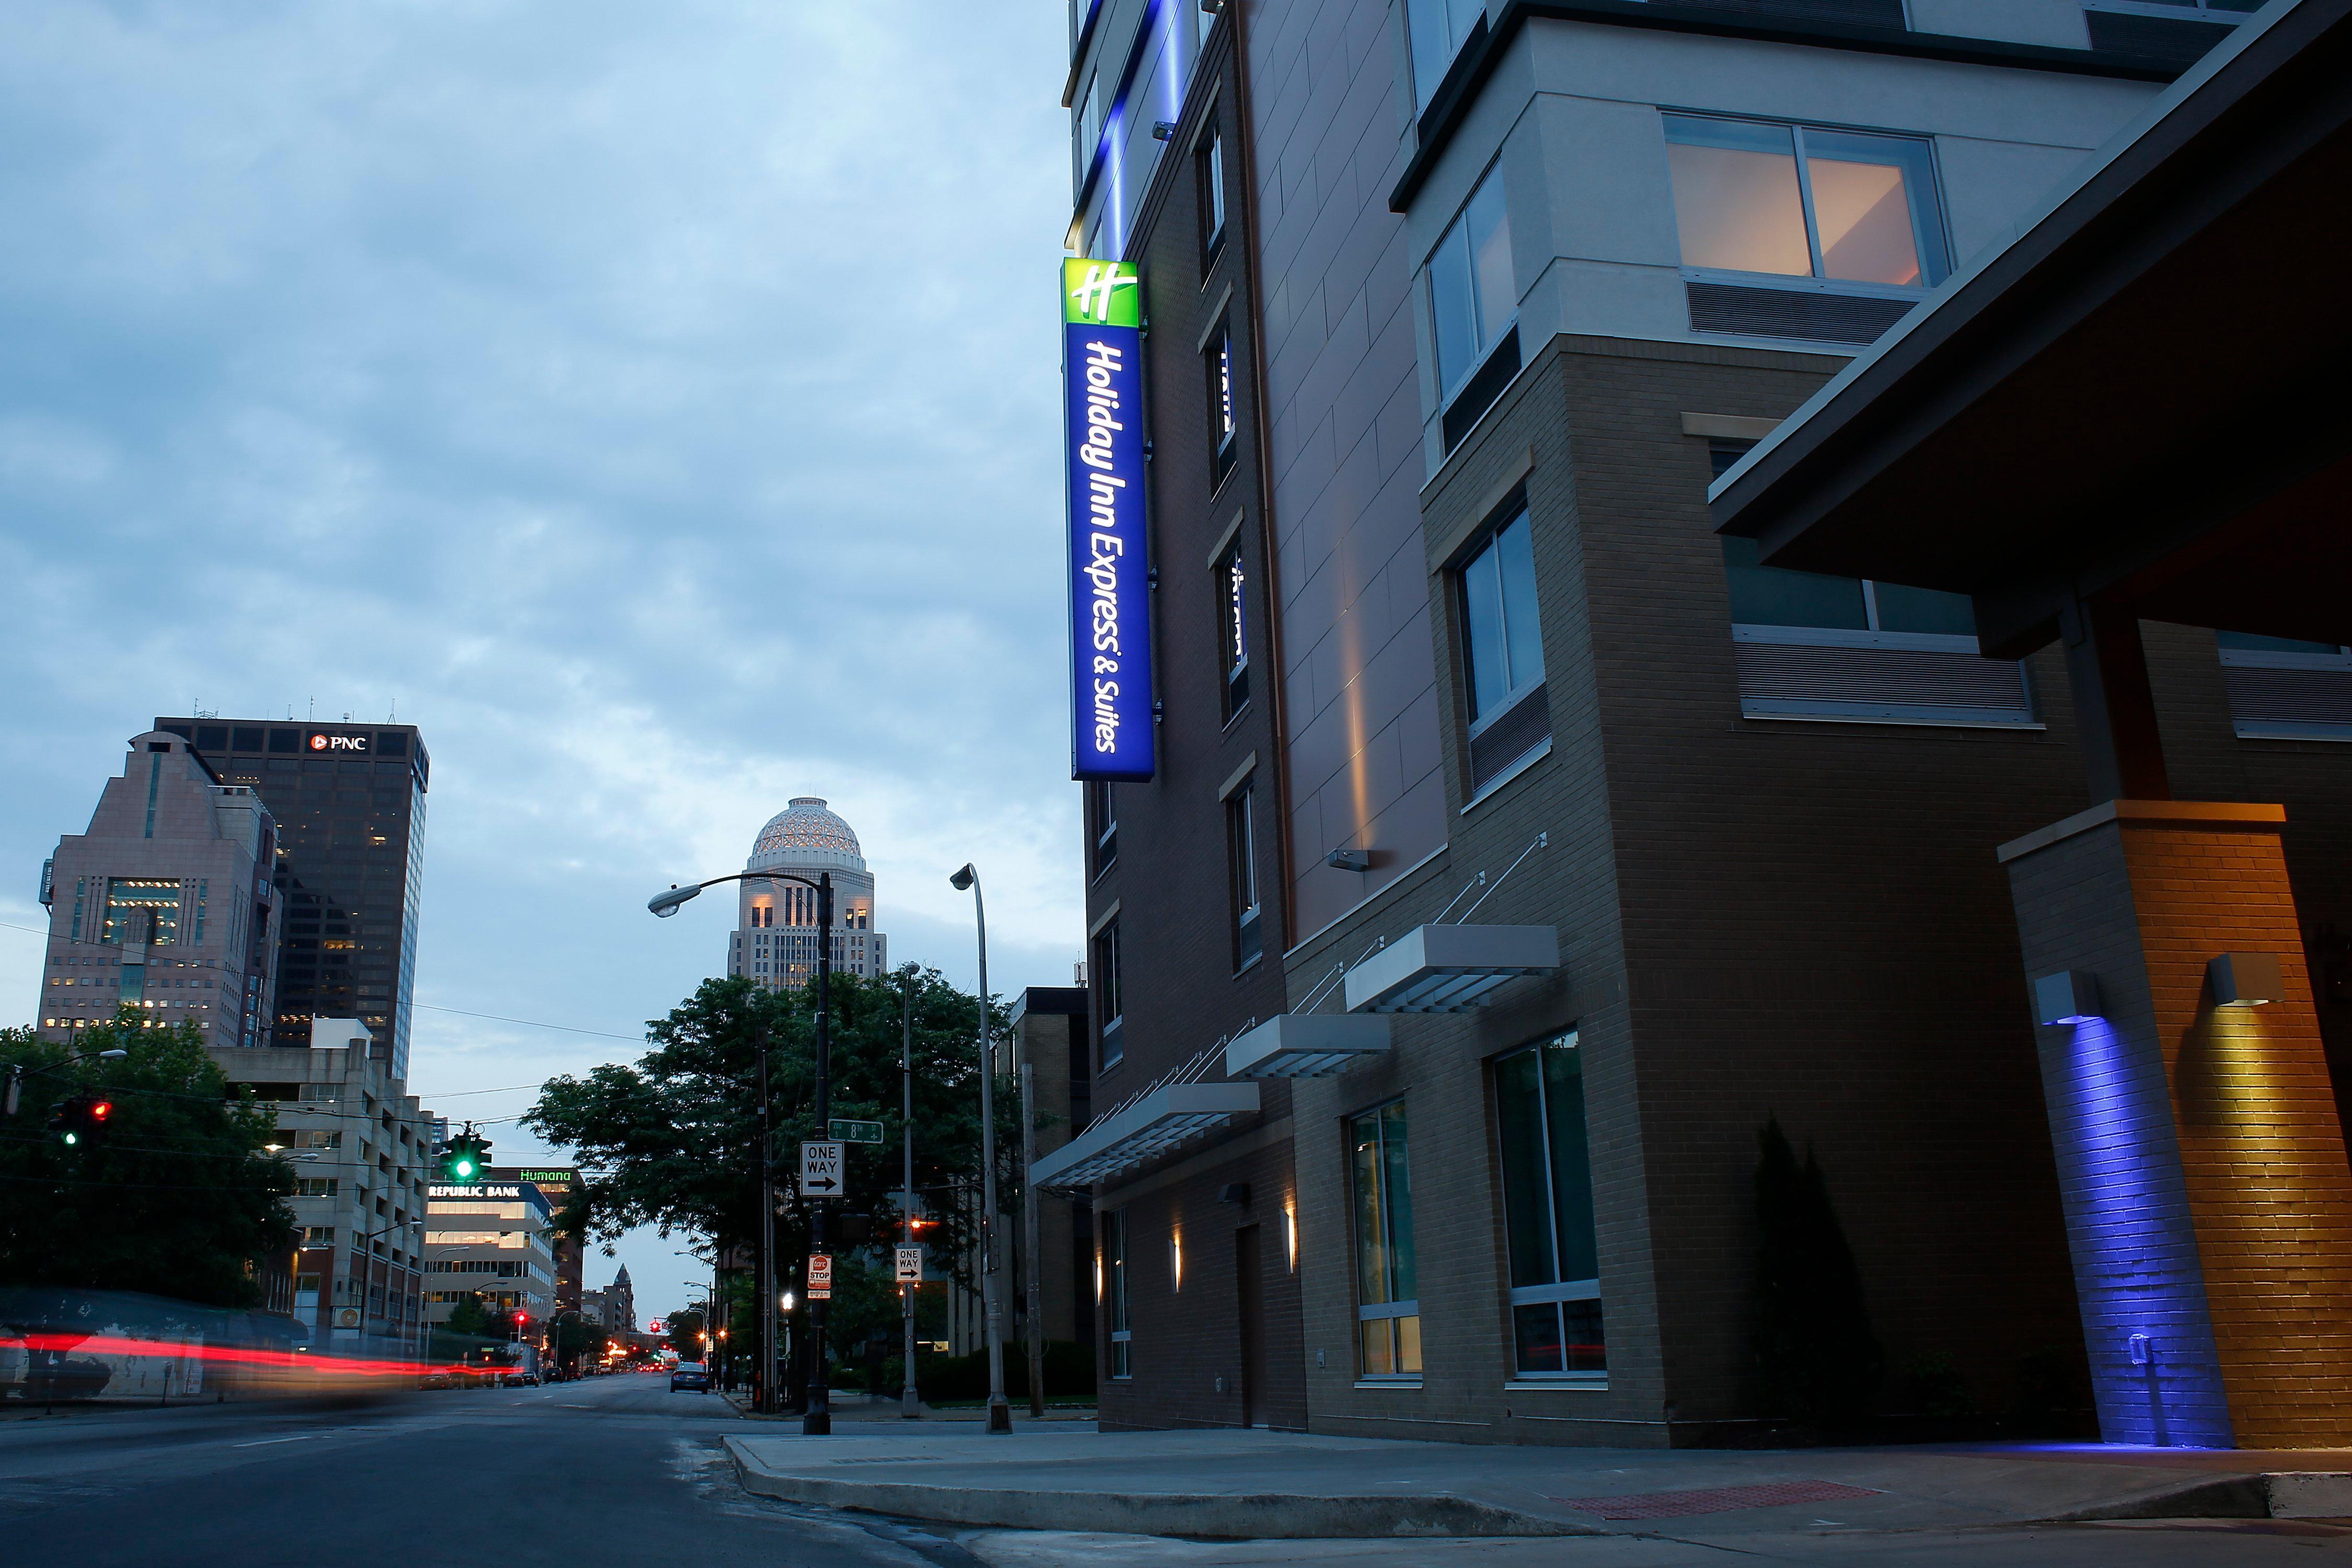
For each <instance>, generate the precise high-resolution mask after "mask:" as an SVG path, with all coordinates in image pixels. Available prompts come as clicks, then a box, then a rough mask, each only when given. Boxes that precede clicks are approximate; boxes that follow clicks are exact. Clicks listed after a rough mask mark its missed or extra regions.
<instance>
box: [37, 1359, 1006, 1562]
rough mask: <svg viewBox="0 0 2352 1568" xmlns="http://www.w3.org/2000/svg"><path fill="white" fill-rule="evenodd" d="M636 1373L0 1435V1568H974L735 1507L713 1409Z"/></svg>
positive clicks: (947, 1549)
mask: <svg viewBox="0 0 2352 1568" xmlns="http://www.w3.org/2000/svg"><path fill="white" fill-rule="evenodd" d="M668 1390H669V1384H668V1380H667V1378H663V1377H658V1376H649V1375H645V1374H638V1373H619V1374H615V1375H614V1376H611V1377H598V1378H589V1379H586V1380H583V1381H582V1382H579V1383H567V1384H557V1385H555V1386H552V1387H547V1388H512V1389H475V1390H464V1391H458V1390H442V1391H435V1392H430V1393H423V1394H403V1395H399V1396H396V1397H394V1398H392V1399H389V1400H386V1401H384V1402H382V1403H379V1404H373V1405H359V1406H351V1407H345V1408H340V1409H324V1408H310V1407H303V1406H289V1405H268V1406H258V1405H250V1406H240V1405H197V1406H194V1407H191V1408H186V1409H171V1410H103V1411H89V1412H84V1413H78V1414H74V1415H59V1416H54V1417H37V1416H17V1417H14V1418H10V1419H0V1563H9V1564H16V1563H23V1564H28V1565H29V1564H33V1563H70V1564H75V1565H77V1568H110V1565H112V1564H118V1563H119V1564H123V1565H125V1568H167V1565H168V1568H215V1565H217V1568H253V1565H254V1564H256V1563H276V1562H280V1561H289V1560H310V1561H317V1562H326V1563H347V1564H352V1565H353V1568H374V1565H375V1564H379V1563H381V1564H384V1565H386V1568H393V1565H398V1568H415V1564H417V1563H435V1562H446V1563H496V1564H498V1568H539V1565H540V1564H542V1563H543V1564H547V1565H549V1568H603V1565H604V1564H608V1563H609V1564H614V1565H616V1568H628V1565H635V1564H638V1563H648V1564H650V1563H659V1564H663V1565H664V1568H676V1565H678V1564H688V1563H690V1564H693V1565H694V1568H731V1565H733V1564H738V1563H741V1564H753V1563H756V1564H759V1565H760V1568H800V1565H802V1564H808V1565H811V1568H866V1565H868V1564H873V1565H877V1568H881V1565H888V1568H923V1565H925V1564H931V1565H936V1568H964V1565H971V1568H977V1560H975V1559H974V1558H972V1557H971V1555H969V1554H968V1553H967V1552H964V1551H963V1549H962V1548H961V1547H959V1546H957V1545H955V1544H954V1543H953V1542H951V1541H950V1540H948V1539H946V1538H944V1536H943V1535H933V1534H931V1533H929V1531H923V1530H921V1529H919V1528H916V1527H913V1526H909V1525H904V1524H898V1523H894V1522H892V1521H884V1520H877V1519H870V1518H865V1517H863V1516H858V1515H853V1514H844V1513H830V1512H825V1511H823V1510H809V1509H799V1508H795V1507H793V1506H792V1505H790V1504H785V1503H779V1502H772V1501H769V1500H764V1499H759V1498H753V1497H750V1496H748V1495H746V1494H745V1493H744V1492H743V1490H742V1489H741V1488H740V1487H739V1486H738V1485H737V1484H736V1481H735V1472H734V1468H733V1467H732V1466H731V1465H730V1463H729V1461H728V1459H727V1456H726V1452H725V1450H724V1449H723V1448H722V1447H720V1446H719V1436H720V1435H721V1434H722V1433H726V1432H736V1433H740V1432H741V1431H742V1430H744V1423H743V1422H742V1421H741V1420H740V1419H739V1418H737V1417H736V1416H735V1415H734V1412H733V1411H732V1410H731V1409H730V1407H729V1406H728V1405H726V1404H725V1403H724V1402H722V1401H721V1400H720V1398H719V1395H717V1394H671V1393H670V1392H669V1391H668Z"/></svg>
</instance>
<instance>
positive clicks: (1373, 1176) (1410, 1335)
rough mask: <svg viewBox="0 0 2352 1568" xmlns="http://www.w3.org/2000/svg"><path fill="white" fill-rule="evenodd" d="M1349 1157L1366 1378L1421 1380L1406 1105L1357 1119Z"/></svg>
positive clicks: (1361, 1362) (1361, 1366) (1351, 1126)
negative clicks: (1416, 1378)
mask: <svg viewBox="0 0 2352 1568" xmlns="http://www.w3.org/2000/svg"><path fill="white" fill-rule="evenodd" d="M1348 1152H1349V1176H1350V1180H1351V1184H1352V1185H1353V1187H1354V1190H1355V1226H1356V1303H1357V1305H1356V1320H1357V1321H1356V1328H1357V1363H1356V1364H1357V1368H1358V1370H1359V1371H1360V1373H1362V1374H1363V1375H1364V1376H1366V1377H1419V1376H1420V1375H1421V1300H1420V1298H1421V1280H1420V1277H1419V1274H1418V1273H1417V1271H1416V1270H1415V1268H1414V1267H1413V1255H1412V1173H1411V1170H1410V1168H1409V1166H1408V1163H1407V1160H1406V1143H1405V1115H1404V1102H1403V1101H1402V1100H1397V1101H1394V1102H1393V1103H1391V1104H1388V1105H1383V1106H1381V1108H1380V1109H1379V1110H1368V1111H1366V1112H1364V1114H1362V1115H1361V1116H1357V1117H1352V1118H1350V1119H1349V1122H1348Z"/></svg>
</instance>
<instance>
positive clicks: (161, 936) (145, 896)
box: [98, 877, 180, 943]
mask: <svg viewBox="0 0 2352 1568" xmlns="http://www.w3.org/2000/svg"><path fill="white" fill-rule="evenodd" d="M151 921H152V924H151ZM179 926H180V884H179V883H178V882H176V881H165V880H163V879H160V878H155V877H109V878H108V879H106V923H105V926H104V928H103V929H102V930H101V931H100V933H99V938H98V940H99V941H100V942H115V943H121V942H155V943H162V942H170V941H172V940H173V938H174V937H175V936H176V935H177V934H178V932H179Z"/></svg>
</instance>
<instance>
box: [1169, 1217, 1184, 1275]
mask: <svg viewBox="0 0 2352 1568" xmlns="http://www.w3.org/2000/svg"><path fill="white" fill-rule="evenodd" d="M1168 1288H1169V1289H1171V1290H1181V1289H1184V1233H1183V1232H1182V1231H1178V1232H1177V1233H1176V1234H1175V1235H1174V1236H1171V1237H1169V1238H1168Z"/></svg>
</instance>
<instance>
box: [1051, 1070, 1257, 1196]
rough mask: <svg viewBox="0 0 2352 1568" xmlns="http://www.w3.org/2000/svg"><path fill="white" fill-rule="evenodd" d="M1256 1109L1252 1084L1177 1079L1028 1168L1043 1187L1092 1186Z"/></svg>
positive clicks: (1255, 1086)
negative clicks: (1178, 1080) (1178, 1081)
mask: <svg viewBox="0 0 2352 1568" xmlns="http://www.w3.org/2000/svg"><path fill="white" fill-rule="evenodd" d="M1256 1109H1257V1085H1255V1084H1254V1083H1175V1084H1170V1085H1169V1086H1168V1087H1167V1088H1165V1089H1153V1090H1152V1091H1151V1092H1150V1094H1147V1095H1145V1096H1144V1097H1143V1098H1142V1099H1140V1100H1137V1101H1136V1102H1135V1103H1134V1104H1133V1105H1130V1106H1129V1107H1127V1108H1126V1109H1125V1110H1118V1111H1114V1112H1112V1113H1111V1114H1110V1115H1108V1116H1106V1117H1104V1118H1103V1119H1102V1120H1101V1121H1097V1122H1096V1123H1095V1124H1094V1125H1093V1126H1092V1127H1089V1128H1087V1130H1086V1131H1084V1132H1081V1133H1079V1134H1078V1135H1077V1136H1076V1138H1073V1139H1071V1140H1070V1141H1069V1142H1067V1143H1065V1144H1063V1145H1062V1146H1061V1147H1060V1148H1058V1149H1056V1150H1055V1151H1054V1152H1052V1153H1050V1154H1047V1155H1045V1157H1044V1158H1043V1159H1041V1160H1039V1161H1038V1162H1037V1163H1035V1164H1034V1165H1032V1166H1030V1167H1029V1179H1030V1181H1032V1182H1033V1183H1034V1184H1036V1185H1037V1186H1038V1187H1040V1188H1041V1189H1042V1188H1068V1187H1084V1186H1091V1185H1093V1184H1095V1183H1097V1182H1107V1181H1109V1180H1111V1179H1112V1178H1114V1177H1116V1176H1118V1175H1119V1174H1120V1173H1123V1172H1127V1171H1131V1170H1133V1169H1135V1168H1136V1167H1137V1166H1139V1165H1141V1164H1143V1163H1146V1162H1148V1161H1151V1160H1156V1159H1158V1158H1159V1157H1160V1155H1162V1154H1165V1153H1166V1152H1169V1151H1170V1150H1171V1149H1173V1148H1175V1147H1177V1146H1178V1145H1179V1144H1181V1143H1186V1142H1191V1141H1192V1139H1194V1138H1197V1137H1199V1136H1200V1135H1201V1134H1202V1133H1203V1132H1206V1131H1209V1130H1210V1129H1211V1128H1213V1127H1217V1126H1220V1125H1222V1124H1223V1123H1224V1122H1227V1121H1232V1120H1233V1119H1234V1117H1236V1116H1240V1115H1243V1114H1244V1113H1246V1112H1249V1111H1253V1110H1256Z"/></svg>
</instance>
